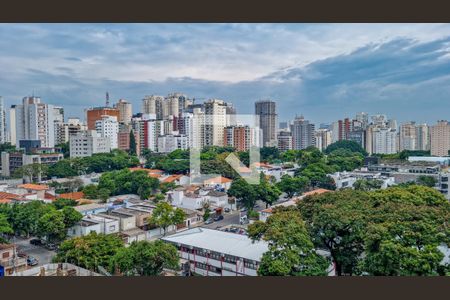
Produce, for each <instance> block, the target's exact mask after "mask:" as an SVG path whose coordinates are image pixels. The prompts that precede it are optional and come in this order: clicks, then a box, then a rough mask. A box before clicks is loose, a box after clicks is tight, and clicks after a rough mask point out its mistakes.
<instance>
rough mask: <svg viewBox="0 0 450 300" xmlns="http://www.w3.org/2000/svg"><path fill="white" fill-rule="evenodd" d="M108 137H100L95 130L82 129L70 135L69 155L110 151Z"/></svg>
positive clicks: (80, 155)
mask: <svg viewBox="0 0 450 300" xmlns="http://www.w3.org/2000/svg"><path fill="white" fill-rule="evenodd" d="M110 143H111V142H110V139H109V138H105V137H101V136H100V135H99V134H97V132H96V131H95V130H86V131H82V132H80V133H78V134H76V135H72V136H70V157H85V156H91V155H92V154H94V153H108V152H110V151H111V144H110Z"/></svg>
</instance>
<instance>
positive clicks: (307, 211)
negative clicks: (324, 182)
mask: <svg viewBox="0 0 450 300" xmlns="http://www.w3.org/2000/svg"><path fill="white" fill-rule="evenodd" d="M298 207H299V210H300V212H301V214H302V218H303V219H304V220H305V221H306V223H307V228H308V231H309V233H310V235H311V239H312V241H313V243H314V245H315V246H316V247H317V248H321V249H326V250H328V251H329V252H330V254H331V257H332V259H333V261H334V263H335V265H336V272H337V274H338V275H344V274H348V275H354V274H356V273H357V266H358V264H359V261H360V257H361V255H362V254H363V253H364V242H365V240H364V238H365V233H366V230H367V217H368V216H369V215H370V213H369V212H370V205H369V196H368V195H367V193H364V192H361V191H354V190H340V191H337V192H330V193H324V194H320V195H314V196H307V197H305V198H304V199H302V201H300V202H299V204H298Z"/></svg>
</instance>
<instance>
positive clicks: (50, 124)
mask: <svg viewBox="0 0 450 300" xmlns="http://www.w3.org/2000/svg"><path fill="white" fill-rule="evenodd" d="M10 112H11V120H14V123H11V128H13V127H14V129H13V130H11V136H14V137H15V145H19V141H20V140H40V141H41V145H42V147H47V148H52V147H54V145H55V124H54V116H55V113H54V107H53V105H50V104H45V103H41V98H39V97H34V96H32V97H25V98H23V100H22V105H14V106H12V107H11V111H10Z"/></svg>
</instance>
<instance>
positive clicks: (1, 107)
mask: <svg viewBox="0 0 450 300" xmlns="http://www.w3.org/2000/svg"><path fill="white" fill-rule="evenodd" d="M6 142H7V138H6V113H5V103H4V102H3V97H2V96H0V143H2V144H3V143H6Z"/></svg>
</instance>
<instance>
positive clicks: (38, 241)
mask: <svg viewBox="0 0 450 300" xmlns="http://www.w3.org/2000/svg"><path fill="white" fill-rule="evenodd" d="M30 244H31V245H35V246H41V245H42V241H41V240H40V239H31V240H30Z"/></svg>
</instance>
